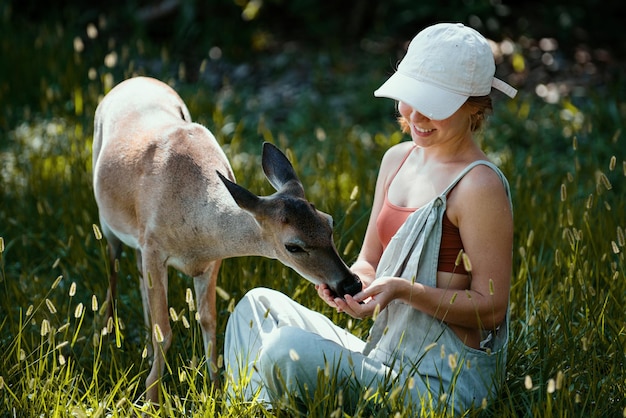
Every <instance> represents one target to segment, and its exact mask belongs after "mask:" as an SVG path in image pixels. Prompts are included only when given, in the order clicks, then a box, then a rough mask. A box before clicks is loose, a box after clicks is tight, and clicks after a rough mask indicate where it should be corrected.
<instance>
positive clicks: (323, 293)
mask: <svg viewBox="0 0 626 418" xmlns="http://www.w3.org/2000/svg"><path fill="white" fill-rule="evenodd" d="M315 290H317V295H318V296H319V297H320V298H322V300H323V301H324V302H326V303H327V304H328V305H330V306H331V307H333V308H335V309H337V304H336V303H335V296H334V295H333V292H332V291H331V290H330V287H328V285H327V284H326V283H322V284H316V285H315Z"/></svg>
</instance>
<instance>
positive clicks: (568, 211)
mask: <svg viewBox="0 0 626 418" xmlns="http://www.w3.org/2000/svg"><path fill="white" fill-rule="evenodd" d="M0 11H2V13H3V14H2V16H0V37H1V39H2V43H1V44H0V55H1V56H2V60H3V64H2V66H1V68H0V78H2V80H3V82H4V83H3V84H2V85H3V88H2V89H0V103H1V106H2V114H1V115H0V353H1V358H0V416H2V417H66V416H67V417H70V416H72V417H127V416H131V417H134V416H141V415H142V414H143V415H144V416H170V417H205V416H224V417H240V416H258V417H274V416H276V417H292V416H302V415H303V412H302V411H303V406H304V407H305V409H306V410H307V411H308V416H315V417H370V416H373V417H378V416H380V417H387V416H397V417H403V416H408V415H411V414H413V413H416V412H417V411H406V410H404V409H403V407H402V402H401V399H398V398H397V396H395V395H394V393H393V392H392V393H388V394H376V393H374V394H372V393H364V395H363V399H362V400H360V401H359V402H357V403H356V404H354V403H349V402H344V398H343V395H342V391H341V389H342V388H341V385H339V384H338V383H337V382H336V381H334V380H333V378H332V375H331V376H324V375H323V374H322V375H320V379H323V384H322V388H323V390H319V391H318V393H316V395H315V397H314V398H312V399H307V400H305V401H298V400H296V399H295V398H289V399H285V400H284V402H281V403H279V404H277V405H275V406H274V408H273V409H271V410H266V409H265V408H264V407H263V406H262V405H260V404H257V403H255V402H246V401H243V400H240V401H237V400H235V401H234V402H232V403H227V402H225V401H224V397H223V396H222V393H223V390H224V385H225V384H229V383H224V381H226V382H227V379H224V381H222V382H219V383H212V382H211V381H210V380H209V377H208V373H207V368H206V364H205V359H204V357H203V347H202V338H201V333H200V326H199V324H198V322H197V321H196V319H195V311H194V306H193V303H192V301H191V300H190V296H189V290H188V289H191V288H193V285H192V281H191V279H190V278H189V277H185V276H183V275H181V274H180V273H178V272H176V271H174V270H171V271H170V290H169V298H170V299H169V304H170V315H171V321H172V326H173V332H174V337H173V343H172V346H171V348H170V350H169V352H168V357H167V361H168V363H167V367H166V373H165V376H164V378H163V379H162V382H161V386H162V392H163V402H162V406H161V409H160V410H157V409H156V408H155V407H154V406H152V405H148V404H144V402H143V398H142V396H143V392H144V390H145V387H144V381H145V378H146V376H147V373H148V371H149V358H147V356H146V351H145V348H146V330H145V326H144V323H143V314H142V308H141V297H140V293H139V288H138V273H137V271H136V268H135V260H134V254H133V253H132V252H131V251H125V252H124V255H123V257H122V259H121V260H120V264H119V270H120V277H121V278H120V282H119V283H118V292H119V317H120V320H121V325H122V329H121V334H119V335H118V338H116V337H115V336H114V335H113V334H112V332H111V327H110V325H109V326H108V325H107V323H106V320H105V315H104V306H103V304H104V300H105V296H106V291H107V285H108V281H107V280H108V279H107V278H108V271H109V270H108V269H109V267H108V266H107V263H106V242H105V240H104V239H103V238H101V236H100V234H99V231H98V215H97V208H96V205H95V201H94V198H93V194H92V186H91V142H92V135H93V113H94V110H95V107H96V105H97V103H98V100H99V99H100V98H101V97H102V96H103V95H104V94H105V93H106V92H107V91H108V90H110V89H111V88H112V86H114V85H115V84H117V83H118V82H120V81H122V80H123V79H125V78H128V77H130V76H133V75H138V74H143V75H151V76H154V77H157V78H160V79H162V80H164V81H167V82H169V83H170V84H171V85H172V86H174V87H175V88H176V89H177V90H178V92H179V93H180V95H181V96H182V98H183V99H184V100H185V101H186V103H187V105H188V107H189V109H190V111H191V114H192V117H193V118H194V119H195V120H196V121H197V122H200V123H202V124H204V125H205V126H207V127H208V128H209V129H210V130H211V131H212V132H213V133H214V134H215V136H216V137H217V139H218V141H219V142H220V144H222V146H223V149H224V151H225V152H226V154H227V156H228V157H229V159H230V161H231V163H232V165H233V168H234V171H235V174H236V177H237V179H238V182H239V183H240V184H242V185H244V186H246V187H247V188H248V189H250V190H252V191H254V192H255V193H257V194H270V193H272V192H273V190H272V189H271V186H270V185H269V183H268V182H267V181H266V179H265V178H264V176H263V173H262V169H261V165H260V155H261V144H262V142H263V141H270V142H273V143H274V144H276V145H278V146H279V148H281V149H282V150H283V151H284V152H286V153H287V155H288V157H289V158H290V160H291V161H292V163H293V164H294V167H295V169H296V171H297V173H298V174H299V176H300V178H301V180H302V183H303V184H304V186H305V190H306V194H307V198H308V199H309V200H310V201H312V202H314V203H315V205H316V207H318V208H319V209H320V210H323V211H325V212H328V213H330V214H332V215H333V217H334V220H335V236H334V238H335V243H336V245H337V247H338V249H339V251H340V254H341V255H342V257H343V258H344V259H345V260H346V262H347V263H348V264H349V263H351V262H353V261H354V260H355V258H356V256H357V254H358V250H359V247H360V243H361V240H362V238H363V235H364V232H365V228H366V225H367V220H368V217H369V206H370V204H371V200H372V198H373V191H374V184H375V180H376V175H377V168H378V163H379V161H380V158H381V157H382V155H383V153H384V152H385V150H386V149H387V148H388V147H390V146H391V145H393V144H395V143H398V142H399V141H404V140H407V139H408V138H406V137H403V135H402V134H401V133H400V132H399V129H398V126H397V124H396V123H395V113H394V107H393V103H391V101H388V100H383V99H375V98H374V97H373V95H372V91H373V90H374V88H375V87H376V86H377V85H378V84H380V83H381V82H382V81H383V80H384V79H385V78H386V76H387V75H388V74H389V71H390V65H389V62H390V61H389V56H385V55H384V54H383V55H376V56H375V57H373V58H375V59H373V58H372V57H368V56H364V53H363V52H362V51H347V52H346V51H344V52H342V53H341V54H340V53H336V52H325V53H320V52H319V51H311V50H309V51H301V50H293V51H289V50H286V51H283V53H281V54H277V55H272V56H268V57H260V58H258V59H256V60H255V61H254V62H251V63H249V64H247V65H244V64H228V63H227V62H226V60H224V59H223V60H220V59H213V58H210V57H208V56H207V58H206V59H205V60H204V61H203V62H202V65H201V66H200V71H199V74H198V76H197V80H194V81H193V82H192V81H189V77H188V76H187V71H188V68H186V67H185V66H184V65H181V64H180V63H179V62H178V61H177V60H175V59H172V58H171V57H170V55H169V54H168V52H167V51H166V50H164V49H159V48H157V47H154V46H151V45H147V44H143V43H142V42H140V41H136V42H131V43H128V44H123V45H121V44H116V43H111V42H109V43H107V42H101V43H95V42H91V41H90V38H89V37H88V36H82V37H77V36H75V35H74V34H72V33H68V32H66V31H64V29H63V28H62V27H60V26H58V25H53V24H49V25H42V26H38V27H37V28H34V27H33V28H30V29H32V31H31V32H26V31H25V32H24V34H23V35H22V36H21V37H15V36H9V34H10V31H11V30H12V29H14V28H15V27H16V26H15V25H17V24H16V23H15V22H12V20H11V14H10V13H9V12H7V10H6V8H3V7H0ZM11 63H20V65H9V64H11ZM496 94H497V93H496ZM625 98H626V89H625V88H624V84H623V83H622V84H619V83H617V82H615V83H614V84H610V85H606V86H603V88H601V89H600V88H588V89H587V90H586V91H585V94H584V95H579V96H577V97H572V96H563V97H561V98H559V99H558V100H553V101H552V102H550V103H548V102H546V101H544V100H542V99H541V98H539V97H538V96H537V95H536V94H535V92H534V91H533V90H532V89H528V90H523V91H521V92H520V95H519V96H518V98H516V99H515V100H513V101H506V100H504V99H503V98H502V97H496V100H495V107H496V108H495V110H494V113H493V114H492V115H491V117H490V118H489V121H488V124H487V126H486V128H485V129H484V130H483V132H481V134H480V140H481V141H482V145H483V147H484V149H485V150H486V151H487V152H488V153H489V155H490V156H491V158H492V160H493V161H494V162H496V163H497V164H498V165H499V166H500V167H501V169H502V170H503V171H504V173H505V174H506V175H507V177H508V179H509V181H510V184H511V188H512V192H513V202H514V209H515V245H514V248H515V252H514V266H513V285H512V291H511V330H510V337H511V341H510V346H509V353H508V354H509V356H508V364H507V374H506V381H505V383H504V385H503V387H502V390H501V393H500V395H499V397H498V399H496V400H495V401H493V402H491V403H489V404H485V405H481V406H480V407H478V408H477V409H475V410H471V411H468V412H467V416H471V417H626V372H625V370H626V364H625V360H626V321H625V320H626V276H625V270H626V261H625V259H624V252H625V251H626V231H625V230H626V151H625V150H626V138H625V136H626V133H625V132H623V131H622V126H623V120H624V119H626V101H625ZM218 286H219V292H218V316H219V322H218V350H219V351H220V354H221V353H222V352H223V335H224V328H225V326H226V322H227V319H228V315H229V312H230V311H231V310H232V308H233V306H234V304H236V303H237V301H238V300H239V299H240V298H241V296H242V295H243V294H244V293H245V292H246V291H247V290H248V289H251V288H253V287H257V286H265V287H270V288H274V289H278V290H280V291H282V292H284V293H286V294H287V295H289V296H291V297H293V298H294V299H296V300H298V301H299V302H301V303H303V304H304V305H306V306H309V307H311V308H314V309H317V310H320V311H322V312H324V313H325V314H327V315H328V316H330V317H332V318H333V319H334V320H335V321H336V322H337V323H339V324H342V325H343V326H345V327H348V328H350V329H351V330H352V331H353V332H354V333H355V334H357V335H360V336H363V337H365V336H366V335H367V331H368V329H369V326H370V325H371V322H370V321H369V320H364V321H359V320H352V319H350V318H349V317H347V316H345V315H339V314H337V313H336V312H334V311H333V310H332V309H330V308H329V307H328V306H326V305H325V304H324V303H323V302H322V301H321V300H319V298H318V297H317V294H316V293H315V291H314V289H313V286H312V285H311V284H310V283H308V282H306V281H305V280H304V279H302V278H301V277H299V276H298V275H297V274H296V273H295V272H294V271H292V270H290V269H288V268H286V267H284V266H282V265H281V264H280V263H279V262H277V261H274V260H267V259H262V258H258V257H244V258H236V259H228V260H226V261H225V262H224V263H223V264H222V270H221V272H220V277H219V282H218ZM303 404H304V405H303ZM421 413H422V415H423V416H433V417H435V416H437V417H438V416H446V414H445V412H441V411H438V410H437V409H436V408H434V409H430V408H429V407H428V405H425V406H424V411H421Z"/></svg>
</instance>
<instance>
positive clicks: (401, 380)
mask: <svg viewBox="0 0 626 418" xmlns="http://www.w3.org/2000/svg"><path fill="white" fill-rule="evenodd" d="M478 164H483V165H486V166H488V167H490V168H492V169H493V170H494V171H495V172H496V173H497V174H498V175H499V176H500V178H501V180H502V183H503V184H504V186H505V189H506V193H507V195H508V196H509V201H510V199H511V198H510V191H509V185H508V182H507V180H506V178H505V177H504V175H503V174H502V173H501V172H500V170H499V169H498V168H497V167H496V166H495V165H493V164H491V163H490V162H488V161H476V162H474V163H472V164H470V165H469V166H467V167H466V168H465V169H464V170H463V171H462V172H461V173H460V174H459V176H458V177H457V178H456V179H455V180H454V181H453V182H452V184H450V185H449V186H448V188H447V189H446V190H445V191H444V192H443V193H442V194H441V195H440V196H438V197H436V198H435V199H433V200H432V201H431V202H429V203H428V204H427V205H425V206H424V207H422V208H420V209H418V210H417V211H415V212H414V213H412V214H411V215H410V216H409V217H408V219H407V220H406V222H405V223H404V224H403V225H402V226H401V227H400V229H399V230H398V232H397V233H396V234H395V235H394V237H393V238H392V239H391V241H390V242H389V245H388V246H387V249H386V250H385V252H384V253H383V255H382V257H381V260H380V263H379V265H378V269H377V272H376V277H383V276H395V277H403V278H405V279H407V280H415V281H416V282H419V283H422V284H424V285H426V286H431V287H434V286H436V277H437V263H438V258H439V257H438V255H439V246H440V243H441V230H442V219H443V215H444V212H445V210H446V196H447V194H448V192H449V191H450V190H452V188H453V187H454V186H455V185H456V184H457V183H458V182H459V181H460V180H461V178H463V176H464V175H465V174H466V173H467V172H468V171H469V170H471V169H472V168H473V167H475V166H476V165H478ZM442 309H445V303H442ZM508 322H509V315H508V314H507V316H506V320H505V321H504V323H503V324H502V325H501V326H500V327H499V328H498V329H497V330H496V331H495V332H490V333H486V335H485V340H484V341H483V343H482V344H481V349H480V350H477V349H474V348H470V347H468V346H466V345H465V344H463V342H462V341H461V340H460V339H459V338H458V337H457V336H456V334H454V332H453V331H452V330H450V328H449V327H448V326H447V325H446V324H445V323H443V322H442V321H440V320H438V319H436V318H434V317H431V316H429V315H427V314H425V313H422V312H421V311H418V310H416V309H414V308H412V307H411V306H409V305H406V304H404V303H402V302H399V301H393V302H392V303H390V304H389V305H388V306H387V307H386V308H385V309H383V310H382V311H381V312H380V314H379V315H378V317H377V318H376V320H375V322H374V325H373V326H372V329H371V330H370V336H369V338H368V341H367V343H366V342H365V341H362V340H360V339H359V338H357V337H355V336H354V335H352V334H350V333H349V332H347V331H346V330H344V329H342V328H340V327H338V326H336V325H335V324H334V323H333V322H332V321H330V320H329V319H328V318H327V317H326V316H324V315H322V314H320V313H318V312H314V311H312V310H310V309H308V308H306V307H304V306H302V305H300V304H298V303H297V302H295V301H293V300H292V299H290V298H289V297H287V296H286V295H283V294H282V293H280V292H276V291H274V290H270V289H265V288H257V289H253V290H251V291H250V292H248V293H247V294H246V295H245V296H244V297H243V299H242V300H241V301H240V302H239V303H238V304H237V306H236V308H235V310H234V312H233V314H232V315H231V317H230V319H229V321H228V324H227V327H226V335H225V346H224V356H225V365H226V371H227V375H231V376H232V378H233V379H232V381H230V382H229V384H230V385H231V386H230V387H229V392H230V393H231V394H232V393H242V391H243V393H244V394H245V397H246V398H247V399H252V398H255V397H256V399H257V400H258V401H272V400H276V399H279V398H280V397H281V396H282V394H284V393H285V392H286V391H290V392H291V391H298V390H300V391H308V392H309V393H308V394H309V395H311V394H312V393H313V392H314V390H315V387H316V384H317V382H318V371H320V370H325V368H326V370H327V371H328V370H330V371H332V372H333V373H335V374H336V378H337V379H340V380H338V381H340V382H343V383H342V384H340V386H339V387H342V388H344V391H346V390H348V388H354V389H355V391H354V392H355V395H356V396H360V395H362V394H363V393H364V392H365V391H366V390H367V389H368V388H369V389H370V392H371V391H376V390H379V391H380V393H381V394H383V396H385V393H388V392H390V391H393V390H394V389H395V390H396V392H395V394H396V396H398V395H399V396H402V397H403V399H404V403H405V405H407V406H411V408H412V409H413V411H415V415H418V414H419V411H422V410H428V409H430V408H437V409H438V410H440V411H444V410H447V411H448V413H451V412H453V411H454V412H455V413H458V414H460V413H461V412H462V411H464V410H466V409H467V408H469V407H471V406H472V405H474V406H479V405H481V403H482V402H483V401H484V400H489V399H491V398H493V397H494V396H495V395H496V392H497V390H498V387H499V386H500V384H501V382H502V379H503V377H504V372H505V370H504V367H505V364H506V354H507V344H508ZM236 384H241V385H242V387H234V386H233V385H236ZM303 388H306V389H303ZM398 391H399V392H398ZM302 396H306V394H303V395H302ZM344 397H347V395H346V394H345V393H344Z"/></svg>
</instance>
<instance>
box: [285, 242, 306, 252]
mask: <svg viewBox="0 0 626 418" xmlns="http://www.w3.org/2000/svg"><path fill="white" fill-rule="evenodd" d="M285 249H286V250H287V251H288V252H290V253H292V254H296V253H304V252H305V251H304V248H302V247H301V246H299V245H295V244H285Z"/></svg>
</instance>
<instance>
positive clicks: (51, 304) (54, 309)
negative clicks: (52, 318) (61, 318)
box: [46, 298, 57, 315]
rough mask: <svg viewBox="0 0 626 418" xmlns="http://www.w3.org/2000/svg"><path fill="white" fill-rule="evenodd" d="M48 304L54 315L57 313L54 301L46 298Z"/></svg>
mask: <svg viewBox="0 0 626 418" xmlns="http://www.w3.org/2000/svg"><path fill="white" fill-rule="evenodd" d="M46 306H47V307H48V310H49V311H50V313H51V314H52V315H54V314H55V313H57V308H56V307H55V306H54V303H52V301H51V300H50V299H48V298H46Z"/></svg>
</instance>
